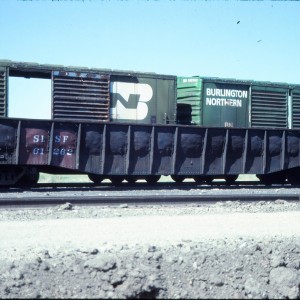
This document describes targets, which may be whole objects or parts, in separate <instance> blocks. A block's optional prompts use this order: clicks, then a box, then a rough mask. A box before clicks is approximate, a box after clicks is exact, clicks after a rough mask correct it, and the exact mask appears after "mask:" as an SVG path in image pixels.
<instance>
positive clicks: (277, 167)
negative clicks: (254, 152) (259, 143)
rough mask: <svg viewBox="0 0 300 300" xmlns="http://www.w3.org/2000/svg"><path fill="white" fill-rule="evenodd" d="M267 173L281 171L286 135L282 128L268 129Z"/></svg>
mask: <svg viewBox="0 0 300 300" xmlns="http://www.w3.org/2000/svg"><path fill="white" fill-rule="evenodd" d="M266 142H267V143H266V152H265V156H266V159H265V173H266V174H267V173H272V172H277V171H281V170H282V168H283V163H282V159H283V158H282V153H283V151H284V145H285V137H284V133H283V131H282V130H269V131H266Z"/></svg>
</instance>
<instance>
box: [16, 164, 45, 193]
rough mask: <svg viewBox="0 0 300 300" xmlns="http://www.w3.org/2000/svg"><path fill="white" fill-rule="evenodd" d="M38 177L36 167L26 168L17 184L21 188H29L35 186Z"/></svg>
mask: <svg viewBox="0 0 300 300" xmlns="http://www.w3.org/2000/svg"><path fill="white" fill-rule="evenodd" d="M39 178H40V173H39V171H38V170H37V169H36V168H34V167H33V168H28V169H26V172H25V174H24V175H23V176H22V177H21V178H20V180H19V181H18V183H17V185H18V186H20V187H22V188H27V187H28V188H30V187H33V186H35V185H36V184H37V183H38V181H39Z"/></svg>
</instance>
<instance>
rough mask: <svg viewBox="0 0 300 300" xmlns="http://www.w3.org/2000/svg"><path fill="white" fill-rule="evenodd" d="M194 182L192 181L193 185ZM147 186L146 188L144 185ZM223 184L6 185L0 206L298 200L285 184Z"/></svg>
mask: <svg viewBox="0 0 300 300" xmlns="http://www.w3.org/2000/svg"><path fill="white" fill-rule="evenodd" d="M193 186H194V185H193ZM145 187H147V189H145ZM244 188H245V186H243V187H242V186H239V187H237V186H224V187H222V188H221V189H219V190H215V189H212V188H211V187H210V186H201V188H199V187H196V188H195V189H191V185H189V184H182V185H180V186H178V185H176V190H175V189H174V186H173V185H161V186H160V185H155V186H152V187H151V186H150V187H149V186H147V185H141V186H135V187H134V191H133V188H132V187H130V186H125V185H123V186H119V187H112V186H111V185H106V186H101V187H92V188H91V186H87V187H84V188H83V187H82V186H80V187H78V186H77V187H76V185H74V186H69V187H66V186H60V185H55V187H53V186H45V185H43V186H40V187H37V188H35V189H31V190H21V189H10V190H7V191H3V192H2V193H0V206H1V207H7V206H11V207H12V206H24V205H25V206H32V205H33V206H39V205H48V206H49V205H60V204H64V203H67V202H69V203H72V204H76V205H120V204H124V203H126V204H132V205H134V204H143V205H147V204H172V203H177V204H179V203H182V204H184V203H199V204H204V203H208V202H209V203H212V202H218V201H247V202H249V201H275V200H277V199H281V200H287V201H299V200H300V189H295V190H294V192H293V193H290V192H289V191H288V189H286V186H282V185H280V186H277V187H276V186H275V187H274V186H273V187H264V186H262V187H260V188H259V189H258V188H257V185H252V186H247V188H246V192H245V190H244Z"/></svg>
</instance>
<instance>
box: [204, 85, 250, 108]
mask: <svg viewBox="0 0 300 300" xmlns="http://www.w3.org/2000/svg"><path fill="white" fill-rule="evenodd" d="M247 99H248V91H245V90H233V89H214V88H207V89H206V105H211V106H233V107H242V104H243V100H247Z"/></svg>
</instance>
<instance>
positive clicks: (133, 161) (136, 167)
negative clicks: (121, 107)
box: [128, 125, 152, 175]
mask: <svg viewBox="0 0 300 300" xmlns="http://www.w3.org/2000/svg"><path fill="white" fill-rule="evenodd" d="M151 135H152V126H142V125H140V126H131V130H130V142H129V143H130V147H129V149H130V151H129V153H128V174H130V175H147V174H151V141H152V139H151Z"/></svg>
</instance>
